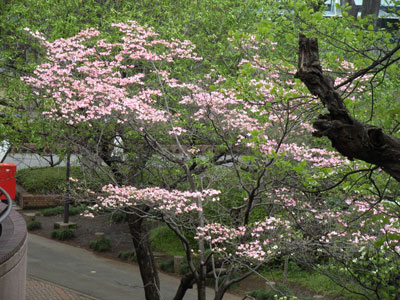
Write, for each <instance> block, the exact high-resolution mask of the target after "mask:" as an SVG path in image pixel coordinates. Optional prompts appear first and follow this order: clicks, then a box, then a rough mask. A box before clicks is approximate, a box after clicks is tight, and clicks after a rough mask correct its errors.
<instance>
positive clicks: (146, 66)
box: [23, 21, 399, 299]
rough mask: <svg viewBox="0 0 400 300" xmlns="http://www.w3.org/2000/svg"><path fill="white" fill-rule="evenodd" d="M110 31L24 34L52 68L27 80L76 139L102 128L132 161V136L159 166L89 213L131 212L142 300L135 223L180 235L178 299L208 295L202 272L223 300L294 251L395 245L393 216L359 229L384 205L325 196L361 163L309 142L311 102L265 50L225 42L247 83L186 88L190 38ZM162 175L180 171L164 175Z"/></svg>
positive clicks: (151, 271)
mask: <svg viewBox="0 0 400 300" xmlns="http://www.w3.org/2000/svg"><path fill="white" fill-rule="evenodd" d="M113 28H114V29H116V32H114V34H113V35H112V36H111V37H107V36H106V35H104V36H103V33H101V32H99V31H98V30H97V29H95V28H89V29H86V30H83V31H81V32H80V33H79V34H77V35H76V36H73V37H71V38H67V39H58V40H55V41H53V42H49V41H47V40H46V39H45V38H44V37H43V36H42V35H41V34H40V33H37V32H31V34H32V35H33V36H34V37H36V38H38V39H40V40H42V42H43V45H44V47H45V48H46V50H47V54H48V61H47V62H46V63H43V64H41V65H39V66H38V67H37V68H36V70H35V72H34V75H33V76H29V77H24V78H23V80H24V81H25V82H26V83H27V84H28V85H29V86H30V87H31V88H32V90H33V93H34V94H35V95H37V97H38V99H39V100H40V101H41V106H42V108H43V116H44V117H46V118H48V119H49V120H50V121H51V122H61V123H63V124H65V125H66V126H69V127H70V128H71V130H70V131H69V132H68V133H69V134H72V133H73V134H77V133H78V132H80V133H84V132H86V133H84V136H86V137H89V136H90V135H91V134H92V135H93V136H94V141H95V142H96V141H97V143H94V144H96V145H102V142H103V139H104V136H105V135H106V134H105V132H107V129H108V128H112V129H113V130H115V135H116V136H118V137H119V141H118V143H115V142H114V143H112V146H113V147H117V148H118V147H120V148H121V149H122V155H121V157H122V159H125V162H127V163H126V164H128V162H129V160H128V159H127V157H129V155H134V153H132V149H130V148H129V145H130V144H129V141H130V138H131V137H132V135H134V136H135V137H136V141H141V143H146V144H147V145H148V146H149V147H150V148H151V149H152V150H153V151H154V152H153V153H155V154H153V155H151V156H150V158H149V160H148V161H147V162H146V164H147V167H148V168H150V169H152V170H160V169H161V172H160V173H161V174H162V173H163V172H164V175H163V176H162V180H161V183H162V186H154V184H151V183H142V185H145V186H144V187H143V186H133V185H131V184H129V182H126V183H125V185H122V184H120V183H119V182H118V180H113V184H112V185H107V186H105V187H104V188H103V193H104V195H102V196H100V197H99V198H98V202H99V203H98V204H97V206H96V207H95V208H96V209H100V210H102V209H107V210H109V209H119V210H122V211H124V212H126V213H127V214H128V215H129V218H130V222H129V226H130V229H131V233H132V238H133V241H134V245H135V248H136V252H137V256H138V262H139V266H140V269H141V275H142V278H143V283H144V286H145V292H146V298H147V299H158V298H159V279H158V275H157V270H156V267H155V263H154V259H153V257H152V254H151V249H150V248H149V247H148V245H145V243H143V242H142V241H143V240H145V239H146V237H145V235H144V234H143V231H142V229H143V228H142V227H141V226H140V225H141V222H142V220H143V219H144V218H153V219H158V220H160V221H162V222H164V223H166V224H167V225H168V226H169V227H170V228H171V229H172V230H173V231H174V232H175V233H176V234H177V236H178V237H179V238H180V239H181V241H182V244H183V247H184V249H185V253H186V258H187V261H188V263H189V267H190V270H191V272H190V273H189V274H188V275H187V276H185V277H184V278H183V280H182V283H181V287H180V288H179V289H178V292H177V295H176V297H175V299H181V298H182V297H183V295H184V292H185V291H186V289H187V288H189V287H190V286H191V285H192V284H193V283H196V284H197V288H198V298H199V299H205V281H206V278H207V277H210V276H211V277H213V278H214V279H216V280H215V299H221V298H222V297H223V295H224V293H225V292H226V291H227V289H228V288H229V287H230V286H231V285H232V284H233V283H235V282H237V281H240V280H242V279H244V278H246V277H247V276H249V275H250V274H252V273H254V272H256V271H257V269H258V268H259V267H260V266H262V265H263V264H265V263H266V262H268V261H270V260H272V259H274V258H277V257H281V256H282V255H294V254H295V253H298V252H299V251H301V253H303V254H307V255H304V256H298V257H303V260H305V261H308V262H309V263H315V262H316V261H317V260H312V258H313V257H315V253H322V254H321V256H325V255H328V254H329V256H330V257H333V258H337V260H343V261H345V260H347V259H348V258H349V257H354V258H357V256H356V253H358V254H359V257H363V255H364V257H365V254H363V253H364V252H362V251H361V252H360V251H359V249H360V248H359V246H360V245H361V244H362V245H363V247H364V248H363V249H367V248H366V247H367V245H372V246H376V245H375V244H374V243H376V242H377V241H382V245H381V246H384V247H387V248H390V249H391V250H392V252H391V253H393V255H394V256H395V255H396V253H398V250H399V249H398V247H397V246H396V245H395V240H394V239H393V240H388V239H386V240H385V233H387V232H390V233H391V234H392V233H393V234H395V233H396V232H397V229H396V228H398V224H397V223H396V220H395V219H394V218H393V217H389V218H388V220H389V221H388V223H387V224H386V225H388V226H387V227H386V228H385V231H384V232H383V231H382V230H379V228H376V229H371V230H369V231H368V233H364V232H362V230H361V228H360V222H362V220H363V219H365V218H366V217H367V216H368V214H365V209H367V210H368V211H369V210H371V212H372V213H375V212H377V213H379V214H381V213H387V214H388V216H392V215H391V214H393V212H391V211H390V212H389V211H388V212H387V211H385V208H384V207H383V206H382V207H380V208H379V209H378V210H376V208H373V207H372V206H371V207H370V206H368V205H369V203H371V202H374V201H375V202H377V201H379V200H381V199H382V197H378V198H373V199H368V197H367V198H366V199H367V200H366V201H364V200H360V199H357V198H353V196H354V195H353V192H356V193H359V194H360V193H361V194H363V193H365V190H363V189H360V190H355V189H352V188H351V187H350V188H348V190H347V191H346V190H345V189H344V190H343V193H344V194H343V195H341V194H340V193H339V195H338V194H337V193H336V192H331V188H330V185H332V186H336V184H335V183H334V182H335V180H338V179H337V178H341V175H342V174H341V173H342V172H347V175H346V177H349V179H350V180H349V184H348V186H351V184H352V182H353V180H359V179H358V178H353V177H351V175H352V174H358V173H357V172H358V171H359V169H365V166H363V165H360V164H359V163H352V162H350V161H348V160H347V159H345V158H343V157H340V156H338V155H337V154H335V152H332V151H327V150H324V149H323V148H322V147H318V145H313V143H312V141H311V140H310V139H309V138H308V133H309V131H310V130H312V129H311V126H310V123H309V120H310V117H312V116H314V115H315V113H316V112H318V109H319V103H318V101H317V99H316V98H314V97H312V96H310V95H309V94H307V92H306V91H305V89H304V87H303V86H302V85H301V84H300V83H299V82H297V81H295V80H294V79H293V75H294V73H295V68H294V67H293V66H292V65H290V64H288V63H285V62H284V61H281V60H280V61H277V60H276V59H275V57H274V56H273V55H272V53H274V51H275V50H276V49H275V48H276V45H275V44H274V43H273V42H269V41H264V42H261V43H260V42H259V41H257V39H256V38H255V37H254V36H248V37H244V38H241V39H240V40H239V41H238V42H235V41H233V40H232V43H233V45H232V46H233V49H234V50H235V51H237V52H238V53H240V55H241V56H242V58H243V59H242V60H241V61H240V62H239V66H238V68H239V70H240V71H241V72H242V74H245V75H246V74H248V73H250V74H251V78H249V76H238V77H235V78H225V77H224V76H222V75H220V74H218V73H216V71H215V70H210V72H206V73H205V74H203V75H201V73H200V71H199V72H198V73H196V74H195V75H196V76H197V77H198V78H196V81H195V82H193V80H186V79H187V78H186V75H187V72H183V70H187V69H192V70H196V68H199V69H201V60H202V59H201V58H200V57H198V56H197V55H196V53H195V51H194V48H195V47H194V45H193V44H192V43H191V42H189V41H180V40H170V41H167V40H164V39H162V38H161V37H160V36H159V35H158V34H157V33H156V32H154V31H153V29H151V28H149V27H146V26H141V25H139V24H138V23H136V22H134V21H130V22H127V23H118V24H113ZM27 30H29V29H27ZM260 53H271V55H270V56H268V55H260ZM339 63H340V64H341V65H342V67H343V68H346V67H348V64H349V63H347V62H346V61H341V62H339ZM200 75H201V76H200ZM356 88H357V89H362V83H361V84H359V85H358V86H357V87H356ZM60 137H63V136H62V135H60ZM64 137H65V138H69V139H70V140H73V141H74V143H80V142H82V140H83V139H82V138H81V139H76V138H75V139H72V138H71V137H70V136H68V135H67V133H66V134H65V136H64ZM92 138H93V137H92ZM108 142H109V140H108ZM113 147H111V148H113ZM100 158H101V157H100ZM103 161H104V160H103ZM100 162H101V160H100ZM123 162H124V160H123ZM171 166H172V167H171ZM125 167H126V166H125ZM128 167H129V165H128ZM169 168H175V169H177V170H179V172H175V174H173V175H171V176H169V177H166V176H165V170H166V169H169ZM368 170H370V169H368ZM114 175H115V174H114ZM111 177H113V176H111ZM114 179H115V178H114ZM321 186H322V187H324V188H323V189H321ZM329 197H335V203H332V201H328V200H329ZM343 209H344V211H343ZM374 209H375V210H374ZM338 220H339V222H338ZM364 222H366V221H364ZM396 224H397V225H396ZM396 226H397V227H396ZM193 237H194V240H195V241H196V243H195V246H193ZM368 249H376V247H375V248H368ZM368 251H372V250H368ZM363 262H365V261H363ZM353 270H354V267H353V266H349V268H348V269H347V271H353ZM345 271H346V270H345ZM238 272H239V273H240V276H239V277H236V276H235V274H236V273H238ZM343 272H344V271H343ZM219 279H221V280H219ZM365 285H367V284H365Z"/></svg>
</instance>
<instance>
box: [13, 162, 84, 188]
mask: <svg viewBox="0 0 400 300" xmlns="http://www.w3.org/2000/svg"><path fill="white" fill-rule="evenodd" d="M65 172H66V167H50V168H27V169H22V170H18V171H17V181H18V183H19V184H21V185H22V186H23V187H24V189H25V190H26V191H27V192H29V193H32V194H58V193H62V192H63V191H64V186H65ZM82 176H83V175H82V172H81V170H80V168H79V167H76V166H73V167H71V177H75V178H79V177H82Z"/></svg>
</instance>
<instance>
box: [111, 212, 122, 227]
mask: <svg viewBox="0 0 400 300" xmlns="http://www.w3.org/2000/svg"><path fill="white" fill-rule="evenodd" d="M125 221H126V214H125V213H124V212H122V211H120V210H115V211H113V212H112V213H111V214H110V223H111V224H120V223H123V222H125Z"/></svg>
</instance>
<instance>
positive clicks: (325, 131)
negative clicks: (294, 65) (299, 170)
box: [295, 34, 400, 182]
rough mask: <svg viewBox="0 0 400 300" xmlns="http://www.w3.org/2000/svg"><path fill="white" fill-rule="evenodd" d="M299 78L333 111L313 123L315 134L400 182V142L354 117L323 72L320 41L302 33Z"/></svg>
mask: <svg viewBox="0 0 400 300" xmlns="http://www.w3.org/2000/svg"><path fill="white" fill-rule="evenodd" d="M396 48H397V47H396ZM385 57H386V56H385ZM369 68H370V69H371V66H370V67H369ZM295 76H296V77H297V78H299V79H300V80H301V81H302V82H303V83H304V84H305V85H306V86H307V88H308V89H309V90H310V92H311V94H313V95H315V96H317V97H318V98H319V99H320V100H321V102H322V103H323V104H324V106H325V107H326V108H327V110H328V112H329V113H328V114H324V115H319V117H318V119H317V120H316V121H315V122H314V123H313V127H314V128H315V129H316V131H315V132H313V135H314V136H316V137H323V136H326V137H328V138H329V139H330V140H331V142H332V146H333V147H334V148H335V149H336V150H337V151H339V152H340V153H341V154H342V155H344V156H346V157H347V158H349V159H350V160H353V159H360V160H363V161H365V162H368V163H372V164H375V165H377V166H378V167H380V168H382V169H383V170H384V171H385V172H386V173H388V174H390V175H391V176H393V177H394V178H395V179H396V180H397V181H399V182H400V140H399V139H398V138H395V137H393V136H391V135H388V134H385V133H384V132H383V131H382V129H381V128H378V127H376V126H373V125H369V124H364V123H361V122H359V121H358V120H356V119H354V118H353V117H352V116H350V113H349V111H348V110H347V108H346V106H345V105H344V102H343V99H342V98H341V96H340V95H339V93H338V92H337V90H336V89H335V87H334V85H333V83H334V80H333V78H331V77H330V76H327V75H324V74H323V72H322V67H321V63H320V61H319V54H318V40H317V39H315V38H307V37H305V36H304V35H302V34H300V36H299V61H298V70H297V73H296V75H295Z"/></svg>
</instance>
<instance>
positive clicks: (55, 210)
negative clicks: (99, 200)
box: [40, 205, 87, 217]
mask: <svg viewBox="0 0 400 300" xmlns="http://www.w3.org/2000/svg"><path fill="white" fill-rule="evenodd" d="M86 209H87V206H86V205H79V206H72V205H70V206H69V214H70V216H75V215H79V214H81V213H83V212H84V211H85V210H86ZM40 212H41V214H42V215H43V216H45V217H49V216H56V215H62V214H63V213H64V206H56V207H50V208H45V209H42V210H41V211H40Z"/></svg>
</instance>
